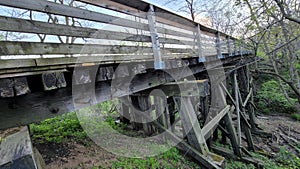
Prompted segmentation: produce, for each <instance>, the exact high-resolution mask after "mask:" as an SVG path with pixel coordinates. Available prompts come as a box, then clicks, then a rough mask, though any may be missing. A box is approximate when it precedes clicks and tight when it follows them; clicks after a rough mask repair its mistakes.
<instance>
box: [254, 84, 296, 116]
mask: <svg viewBox="0 0 300 169" xmlns="http://www.w3.org/2000/svg"><path fill="white" fill-rule="evenodd" d="M256 98H257V99H258V103H257V107H258V109H259V111H260V112H262V113H270V112H276V113H294V112H296V109H295V108H294V107H293V106H292V105H291V104H290V103H289V102H288V101H287V100H286V98H285V97H284V94H283V93H282V92H281V89H280V86H279V84H278V82H277V81H275V80H269V81H267V82H264V83H263V84H262V86H261V89H260V90H259V91H258V93H257V96H256Z"/></svg>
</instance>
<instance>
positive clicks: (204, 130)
mask: <svg viewBox="0 0 300 169" xmlns="http://www.w3.org/2000/svg"><path fill="white" fill-rule="evenodd" d="M233 110H234V107H231V109H230V106H229V105H227V106H226V107H225V108H224V109H223V110H221V111H220V112H219V113H218V114H217V115H216V116H215V117H214V118H213V119H212V120H210V121H209V122H208V123H207V124H206V125H204V126H203V127H202V129H201V131H202V133H203V135H204V138H205V139H207V138H208V137H209V136H210V131H211V130H212V129H213V128H214V127H216V126H217V125H218V123H219V122H220V120H221V119H222V118H223V117H224V116H225V115H226V114H227V113H228V112H233Z"/></svg>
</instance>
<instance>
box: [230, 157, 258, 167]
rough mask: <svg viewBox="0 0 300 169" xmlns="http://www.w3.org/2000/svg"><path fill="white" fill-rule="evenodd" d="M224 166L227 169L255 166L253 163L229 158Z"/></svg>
mask: <svg viewBox="0 0 300 169" xmlns="http://www.w3.org/2000/svg"><path fill="white" fill-rule="evenodd" d="M226 168H227V169H241V168H247V169H255V166H254V165H253V164H246V163H243V162H240V161H234V160H231V159H230V160H228V161H227V162H226Z"/></svg>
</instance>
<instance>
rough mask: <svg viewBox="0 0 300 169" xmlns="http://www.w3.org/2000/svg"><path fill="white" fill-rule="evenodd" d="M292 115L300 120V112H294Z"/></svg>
mask: <svg viewBox="0 0 300 169" xmlns="http://www.w3.org/2000/svg"><path fill="white" fill-rule="evenodd" d="M291 117H292V118H293V119H295V120H297V121H300V114H299V113H293V114H292V115H291Z"/></svg>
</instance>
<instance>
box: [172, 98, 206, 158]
mask: <svg viewBox="0 0 300 169" xmlns="http://www.w3.org/2000/svg"><path fill="white" fill-rule="evenodd" d="M179 102H180V103H177V107H179V104H180V110H179V115H180V119H181V121H182V125H183V130H184V133H185V134H186V136H187V138H188V142H189V144H190V145H191V146H192V147H194V148H195V149H197V150H199V151H200V152H201V153H202V154H204V155H205V156H206V155H207V154H208V152H209V150H208V147H207V145H206V141H205V138H204V135H203V133H202V131H201V128H200V125H199V122H198V119H197V117H196V113H195V111H194V108H193V105H192V102H191V100H190V98H188V97H181V99H180V101H179Z"/></svg>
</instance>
